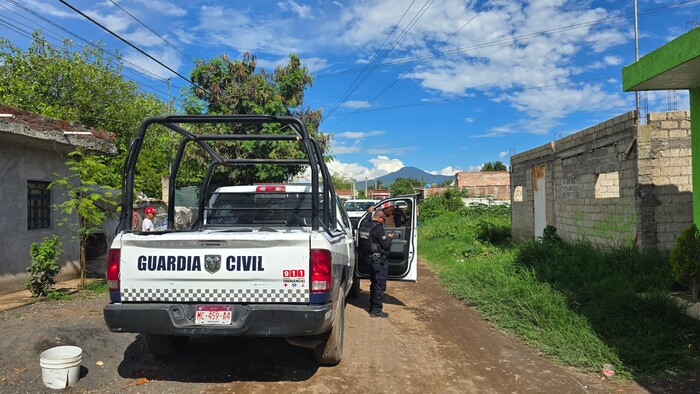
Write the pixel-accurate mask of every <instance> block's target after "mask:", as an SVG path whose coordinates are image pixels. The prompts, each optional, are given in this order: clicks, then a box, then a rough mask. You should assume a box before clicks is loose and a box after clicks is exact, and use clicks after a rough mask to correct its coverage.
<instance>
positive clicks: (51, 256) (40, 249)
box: [27, 235, 63, 297]
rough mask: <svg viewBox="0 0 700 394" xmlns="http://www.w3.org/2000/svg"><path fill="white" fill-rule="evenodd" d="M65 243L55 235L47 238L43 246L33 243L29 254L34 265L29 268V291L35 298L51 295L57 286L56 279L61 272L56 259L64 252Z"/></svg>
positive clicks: (42, 243)
mask: <svg viewBox="0 0 700 394" xmlns="http://www.w3.org/2000/svg"><path fill="white" fill-rule="evenodd" d="M62 247H63V243H62V242H61V240H59V239H58V237H56V236H55V235H52V236H50V237H45V238H44V240H43V241H42V242H41V244H37V243H36V242H33V243H32V245H31V247H30V249H29V252H30V254H31V256H32V264H31V265H30V266H29V267H28V268H27V272H29V274H30V277H29V279H28V280H27V289H29V291H30V292H31V293H32V296H34V297H44V296H46V295H48V294H49V291H50V290H51V287H53V285H55V284H56V280H54V277H55V276H56V274H58V272H59V271H60V270H61V266H60V265H58V263H57V262H56V259H57V258H58V256H59V255H60V254H61V252H63V250H62V249H61V248H62Z"/></svg>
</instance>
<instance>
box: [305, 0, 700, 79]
mask: <svg viewBox="0 0 700 394" xmlns="http://www.w3.org/2000/svg"><path fill="white" fill-rule="evenodd" d="M698 2H700V0H690V1H684V2H679V3H674V4H669V5H664V6H659V7H654V8H647V9H645V10H640V11H639V14H640V15H644V14H652V13H656V12H661V11H663V10H665V9H667V8H678V7H683V6H686V5H690V4H693V3H698ZM631 15H634V13H627V14H621V15H617V16H610V17H606V18H601V19H596V20H592V21H588V22H582V23H576V24H572V25H567V26H561V27H557V28H552V29H549V30H542V31H539V32H535V33H528V34H524V35H521V36H516V37H511V38H503V39H500V40H496V41H489V42H485V43H481V44H475V45H472V46H468V47H461V48H456V49H451V50H448V51H443V52H438V53H436V54H430V55H423V56H418V57H413V58H407V59H401V60H397V61H394V62H389V63H383V64H381V65H374V66H371V67H370V68H371V69H377V68H384V67H391V66H395V65H399V64H405V63H411V62H415V61H421V60H425V59H431V58H436V57H441V56H446V55H453V54H457V53H461V52H466V51H470V50H474V49H482V48H487V47H491V46H495V45H500V44H507V43H511V42H514V41H520V40H525V39H530V38H536V37H540V36H544V35H547V34H551V33H560V32H565V31H569V30H575V29H579V28H583V27H589V26H593V25H598V24H604V23H608V22H613V21H616V20H620V19H626V18H627V17H629V16H631ZM363 69H364V68H359V67H358V68H353V69H348V70H341V71H337V72H333V73H328V74H319V75H316V80H319V79H325V78H332V77H338V76H342V75H347V74H354V73H356V72H359V71H361V70H363Z"/></svg>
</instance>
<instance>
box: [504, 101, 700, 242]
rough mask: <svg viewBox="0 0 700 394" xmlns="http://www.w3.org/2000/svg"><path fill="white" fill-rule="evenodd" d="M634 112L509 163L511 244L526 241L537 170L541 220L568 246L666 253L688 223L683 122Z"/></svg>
mask: <svg viewBox="0 0 700 394" xmlns="http://www.w3.org/2000/svg"><path fill="white" fill-rule="evenodd" d="M647 123H648V124H647V125H643V126H639V125H638V120H637V117H636V113H635V112H634V111H632V112H628V113H626V114H623V115H620V116H618V117H615V118H613V119H610V120H608V121H605V122H603V123H601V124H598V125H596V126H593V127H590V128H588V129H585V130H582V131H580V132H578V133H575V134H572V135H570V136H568V137H565V138H563V139H561V140H558V141H554V142H552V143H550V144H546V145H543V146H540V147H538V148H535V149H532V150H529V151H526V152H523V153H520V154H517V155H514V156H513V157H512V158H511V168H512V175H511V179H512V184H511V187H512V189H513V190H515V189H518V186H521V187H522V188H521V193H522V201H517V200H516V199H515V198H514V199H513V202H512V214H511V215H512V235H513V238H514V239H532V238H533V237H534V201H533V197H532V182H533V180H532V169H533V168H535V167H538V166H544V167H545V185H546V186H545V187H546V188H547V190H546V211H547V212H546V220H547V224H548V225H553V226H555V227H556V228H557V232H558V234H559V236H561V237H562V238H564V239H568V240H578V239H585V240H588V241H591V242H593V243H595V244H599V245H612V246H620V245H635V246H638V247H641V248H656V249H659V250H662V251H668V250H670V248H671V247H672V245H673V242H674V241H675V239H676V238H677V237H678V235H679V234H680V232H682V231H683V229H685V228H686V227H687V226H689V225H690V224H691V223H692V182H691V164H690V157H691V156H690V155H691V152H690V116H689V113H688V112H685V111H677V112H669V113H652V114H649V116H648V121H647Z"/></svg>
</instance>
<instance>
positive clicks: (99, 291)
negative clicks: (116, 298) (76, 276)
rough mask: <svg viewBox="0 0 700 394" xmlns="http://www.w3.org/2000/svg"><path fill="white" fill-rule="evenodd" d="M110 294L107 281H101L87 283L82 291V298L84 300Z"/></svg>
mask: <svg viewBox="0 0 700 394" xmlns="http://www.w3.org/2000/svg"><path fill="white" fill-rule="evenodd" d="M108 292H109V289H108V288H107V279H100V280H95V281H91V282H86V283H85V286H83V288H82V289H81V290H80V293H79V294H80V296H81V297H84V298H94V297H102V296H104V295H105V294H107V293H108Z"/></svg>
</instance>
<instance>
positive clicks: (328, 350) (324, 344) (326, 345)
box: [314, 290, 345, 365]
mask: <svg viewBox="0 0 700 394" xmlns="http://www.w3.org/2000/svg"><path fill="white" fill-rule="evenodd" d="M336 308H338V310H337V311H336V315H335V321H334V322H333V327H332V328H331V329H330V330H329V331H328V332H326V333H324V334H323V336H322V339H321V343H320V344H319V345H318V346H316V349H314V358H315V359H316V362H317V363H319V364H321V365H338V364H339V363H340V360H341V359H342V358H343V336H344V334H345V296H344V293H343V291H342V290H341V291H339V292H338V300H337V306H336Z"/></svg>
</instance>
